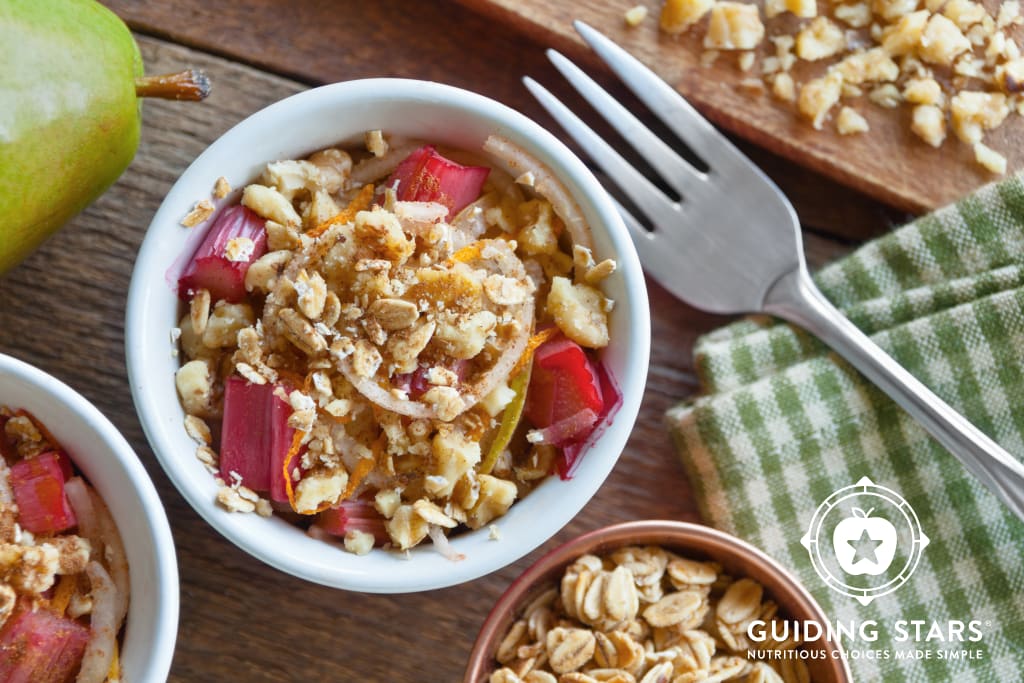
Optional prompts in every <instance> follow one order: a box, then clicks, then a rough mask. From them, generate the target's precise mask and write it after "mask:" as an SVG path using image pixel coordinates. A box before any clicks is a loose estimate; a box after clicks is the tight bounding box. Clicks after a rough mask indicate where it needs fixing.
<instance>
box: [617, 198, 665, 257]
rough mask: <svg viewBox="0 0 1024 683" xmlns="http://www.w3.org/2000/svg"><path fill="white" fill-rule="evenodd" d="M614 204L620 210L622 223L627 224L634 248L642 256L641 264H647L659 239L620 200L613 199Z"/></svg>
mask: <svg viewBox="0 0 1024 683" xmlns="http://www.w3.org/2000/svg"><path fill="white" fill-rule="evenodd" d="M612 203H613V204H614V205H615V208H616V209H618V211H619V215H620V216H622V222H623V223H625V224H626V227H627V228H628V229H629V234H630V235H631V236H632V237H633V246H635V247H636V251H637V253H638V254H639V256H640V263H647V262H648V261H649V260H650V257H651V255H652V254H651V251H650V250H651V249H653V248H654V242H655V240H656V239H657V238H656V237H655V236H654V233H652V232H650V231H649V230H647V229H646V228H644V226H643V224H641V223H640V221H638V220H637V218H636V216H634V215H633V213H632V212H631V211H630V210H629V209H627V208H626V207H625V206H623V205H622V203H621V202H619V200H618V199H616V198H615V197H612Z"/></svg>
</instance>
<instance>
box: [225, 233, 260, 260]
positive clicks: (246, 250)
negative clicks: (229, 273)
mask: <svg viewBox="0 0 1024 683" xmlns="http://www.w3.org/2000/svg"><path fill="white" fill-rule="evenodd" d="M255 250H256V243H255V242H253V241H252V238H250V237H232V238H231V239H229V240H228V243H227V244H226V245H225V246H224V258H226V259H227V260H228V261H234V262H238V261H248V260H249V259H251V258H252V254H253V252H254V251H255Z"/></svg>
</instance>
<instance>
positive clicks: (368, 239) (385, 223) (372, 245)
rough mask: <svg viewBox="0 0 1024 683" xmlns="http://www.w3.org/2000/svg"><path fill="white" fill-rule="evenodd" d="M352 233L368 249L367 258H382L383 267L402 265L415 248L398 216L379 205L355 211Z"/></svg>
mask: <svg viewBox="0 0 1024 683" xmlns="http://www.w3.org/2000/svg"><path fill="white" fill-rule="evenodd" d="M352 233H353V236H354V238H355V240H356V241H357V243H359V244H360V245H361V247H365V248H367V249H368V250H369V251H370V254H368V255H367V258H368V260H383V261H385V267H387V266H390V265H391V263H394V264H395V265H402V264H403V263H405V261H406V260H407V259H408V258H409V257H410V256H411V255H412V253H413V251H415V249H416V244H415V243H414V242H413V241H411V240H410V239H409V238H408V237H407V236H406V234H405V231H404V230H402V224H401V223H399V221H398V218H397V217H396V216H395V215H394V214H393V213H391V212H390V211H387V210H385V209H382V208H379V207H378V208H375V209H373V210H370V211H360V212H359V213H357V214H356V218H355V225H354V228H353V231H352Z"/></svg>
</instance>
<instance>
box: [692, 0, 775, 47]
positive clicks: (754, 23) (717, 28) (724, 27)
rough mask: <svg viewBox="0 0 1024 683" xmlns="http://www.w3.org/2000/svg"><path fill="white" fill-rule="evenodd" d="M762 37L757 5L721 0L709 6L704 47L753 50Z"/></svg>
mask: <svg viewBox="0 0 1024 683" xmlns="http://www.w3.org/2000/svg"><path fill="white" fill-rule="evenodd" d="M763 38H764V24H762V23H761V17H760V15H759V13H758V9H757V5H747V4H743V3H740V2H730V1H729V0H721V1H719V2H717V3H715V5H714V7H712V8H711V20H710V22H709V23H708V32H707V34H706V35H705V36H704V47H706V48H709V49H715V50H753V49H754V48H755V47H757V46H758V45H759V44H760V43H761V40H762V39H763Z"/></svg>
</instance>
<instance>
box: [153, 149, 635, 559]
mask: <svg viewBox="0 0 1024 683" xmlns="http://www.w3.org/2000/svg"><path fill="white" fill-rule="evenodd" d="M230 192H231V189H230V188H229V187H228V186H227V181H226V180H225V179H223V178H222V179H220V180H218V182H217V184H216V186H215V189H214V196H215V197H217V198H222V197H227V196H228V195H229V194H230ZM237 196H239V201H237V202H231V201H228V204H229V205H228V206H226V207H225V208H223V209H222V210H220V212H219V213H218V214H217V215H216V216H213V215H212V214H213V205H212V203H211V202H210V200H208V199H207V200H203V201H200V202H199V203H198V204H197V205H196V208H195V210H193V211H192V212H191V213H190V214H189V215H188V216H186V217H185V219H184V220H183V223H184V224H186V225H190V224H191V225H196V224H199V223H202V222H203V221H205V220H207V219H209V220H211V221H212V224H211V225H209V227H208V229H207V232H206V233H205V235H204V237H203V238H202V241H201V242H200V243H199V246H198V248H197V249H196V251H195V253H194V254H192V255H191V258H190V259H189V260H188V262H187V264H186V265H185V266H184V268H183V270H182V273H181V277H180V279H179V281H178V294H179V296H180V297H181V299H182V317H181V321H180V323H179V326H178V327H177V328H175V329H174V330H173V331H172V337H173V338H174V339H175V341H176V342H177V343H179V344H180V354H181V361H182V364H181V367H180V369H179V370H178V372H177V377H176V384H177V389H178V393H179V397H180V400H181V404H182V406H183V407H184V410H185V413H186V414H187V417H186V420H185V428H186V430H187V431H188V433H189V435H191V436H192V437H193V438H194V439H195V440H196V441H197V442H198V450H197V453H196V454H197V456H198V457H199V459H200V460H201V461H202V462H203V463H204V464H205V465H206V466H207V468H208V469H209V470H210V472H211V473H212V474H213V475H214V476H216V477H217V478H218V479H219V481H218V484H219V490H218V493H217V494H216V495H217V501H218V503H219V504H220V505H221V506H222V507H223V508H225V509H227V510H229V511H234V512H241V513H252V512H254V513H256V514H259V515H263V516H270V515H272V514H278V515H280V516H282V517H283V518H285V519H287V520H289V521H290V522H292V523H294V524H296V525H299V526H300V527H302V528H304V529H306V530H307V532H308V533H309V534H310V535H312V536H314V537H318V538H321V539H324V540H332V541H334V542H338V543H341V544H343V545H344V547H345V548H346V549H347V550H349V551H351V552H354V553H357V554H363V553H367V552H370V550H371V549H372V548H373V547H374V546H378V547H389V548H394V549H397V550H406V549H408V548H411V547H413V546H415V545H417V544H419V543H420V542H422V541H423V540H424V539H426V538H428V537H429V538H430V539H432V541H433V543H434V545H435V547H437V548H438V550H440V551H441V552H442V553H444V554H446V555H448V556H450V557H454V553H453V551H452V550H451V547H450V546H449V545H448V543H447V535H448V534H450V533H455V532H458V531H460V530H463V529H467V528H468V529H480V528H481V527H484V526H488V525H490V524H491V523H492V522H493V521H494V520H495V519H497V518H498V517H500V516H501V515H503V514H505V512H506V511H508V509H509V507H510V506H511V505H512V504H513V502H514V501H515V500H517V499H518V498H521V497H522V496H524V495H526V494H527V493H528V492H529V491H530V489H531V488H533V487H534V486H536V485H537V484H538V483H539V482H540V481H542V480H543V479H545V478H546V477H548V476H549V475H552V474H553V473H557V474H559V475H561V476H562V478H565V479H568V478H569V477H571V475H572V473H573V471H574V468H575V467H576V466H577V465H578V463H579V461H580V459H581V458H582V457H583V456H584V454H585V451H586V449H587V446H588V443H589V441H590V440H591V439H592V437H593V436H594V435H595V434H596V433H597V432H598V431H599V430H600V428H601V427H602V425H604V424H606V423H607V421H608V419H609V418H610V415H611V413H612V412H613V411H614V410H615V409H616V408H617V406H618V404H619V393H618V390H617V388H616V385H615V382H614V380H613V378H612V377H610V376H609V375H608V373H607V372H606V370H605V369H604V367H603V365H602V363H601V361H600V358H599V355H598V354H599V352H600V350H601V349H602V348H604V347H605V346H607V344H608V334H609V332H608V330H609V326H608V317H609V314H610V312H611V310H612V303H613V302H612V301H611V300H610V299H608V298H607V297H606V296H605V294H604V293H603V291H602V282H603V280H604V279H605V278H606V277H607V276H608V275H610V274H611V273H612V272H613V271H614V270H615V262H614V261H613V260H610V259H607V260H600V261H599V260H596V259H595V258H594V256H593V251H592V244H591V236H590V231H589V228H588V226H587V224H586V222H585V220H584V218H583V216H582V215H581V213H580V210H579V208H578V207H577V206H576V204H575V203H574V202H573V200H572V198H571V197H570V196H569V194H568V192H567V191H566V189H565V187H564V186H563V185H562V184H561V182H560V181H559V180H558V179H556V178H555V177H554V175H553V174H552V172H551V171H550V170H549V169H548V168H547V167H546V166H544V165H543V164H541V163H540V162H539V161H537V160H536V159H534V158H532V157H531V156H530V155H529V154H528V153H527V152H526V151H525V150H523V149H521V148H520V147H518V146H516V145H514V144H513V143H511V142H510V141H508V140H506V139H504V138H500V137H491V138H489V139H488V140H487V141H486V143H485V144H484V146H483V148H482V149H480V150H454V149H439V148H437V147H435V146H434V145H431V144H429V143H426V142H423V141H416V140H401V139H397V138H394V137H389V136H386V135H384V134H382V133H381V131H370V132H368V133H366V135H365V139H364V140H363V141H362V142H361V144H359V145H351V146H338V147H332V148H330V149H324V150H320V151H318V152H316V153H314V154H312V155H310V156H309V157H308V158H306V159H301V160H284V161H275V162H272V163H269V164H267V166H266V168H265V169H264V171H263V172H262V175H261V176H260V177H259V178H258V179H257V180H256V181H255V182H253V183H251V184H249V185H247V186H245V187H244V188H242V190H241V192H240V193H238V195H237ZM491 533H492V535H495V536H496V535H497V528H495V527H492V529H491Z"/></svg>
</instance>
